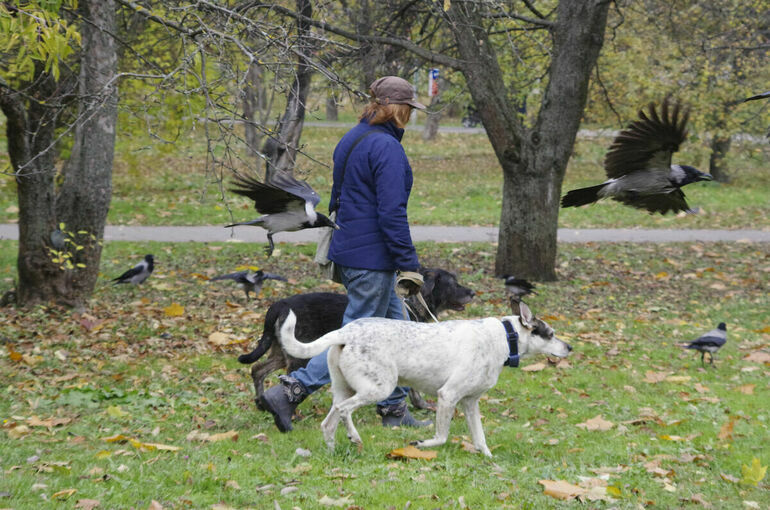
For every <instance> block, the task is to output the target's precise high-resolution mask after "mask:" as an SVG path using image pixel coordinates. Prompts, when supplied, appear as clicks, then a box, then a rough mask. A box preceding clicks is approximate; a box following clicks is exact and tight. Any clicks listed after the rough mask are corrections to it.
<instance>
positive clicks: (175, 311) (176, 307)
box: [163, 303, 184, 317]
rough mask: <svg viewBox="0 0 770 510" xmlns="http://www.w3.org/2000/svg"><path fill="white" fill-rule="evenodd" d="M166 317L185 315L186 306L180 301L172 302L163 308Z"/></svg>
mask: <svg viewBox="0 0 770 510" xmlns="http://www.w3.org/2000/svg"><path fill="white" fill-rule="evenodd" d="M163 312H164V313H165V314H166V317H181V316H182V315H184V306H182V305H180V304H179V303H171V304H170V305H169V306H167V307H166V308H164V309H163Z"/></svg>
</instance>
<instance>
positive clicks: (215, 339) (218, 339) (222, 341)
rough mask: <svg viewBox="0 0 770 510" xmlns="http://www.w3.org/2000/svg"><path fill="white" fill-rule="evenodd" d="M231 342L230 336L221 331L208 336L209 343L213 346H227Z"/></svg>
mask: <svg viewBox="0 0 770 510" xmlns="http://www.w3.org/2000/svg"><path fill="white" fill-rule="evenodd" d="M231 342H232V340H231V339H230V335H228V334H227V333H222V332H221V331H214V332H213V333H211V334H210V335H209V343H210V344H213V345H220V346H222V345H229V344H230V343H231Z"/></svg>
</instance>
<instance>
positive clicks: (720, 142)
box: [709, 134, 732, 182]
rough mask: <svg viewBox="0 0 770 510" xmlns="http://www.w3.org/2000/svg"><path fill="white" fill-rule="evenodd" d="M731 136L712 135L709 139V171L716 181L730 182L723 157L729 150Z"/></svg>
mask: <svg viewBox="0 0 770 510" xmlns="http://www.w3.org/2000/svg"><path fill="white" fill-rule="evenodd" d="M731 144H732V138H731V137H730V135H729V134H727V135H723V136H720V135H714V137H713V138H712V139H711V156H709V173H710V174H711V175H712V176H713V177H714V180H715V181H718V182H730V173H729V172H728V169H727V165H726V164H725V157H726V156H727V153H728V152H730V145H731Z"/></svg>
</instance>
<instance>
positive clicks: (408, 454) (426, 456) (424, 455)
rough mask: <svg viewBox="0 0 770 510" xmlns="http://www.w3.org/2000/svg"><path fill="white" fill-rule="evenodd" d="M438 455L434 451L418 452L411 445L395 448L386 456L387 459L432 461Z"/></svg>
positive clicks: (417, 449)
mask: <svg viewBox="0 0 770 510" xmlns="http://www.w3.org/2000/svg"><path fill="white" fill-rule="evenodd" d="M437 455H438V454H437V453H436V451H435V450H420V449H419V448H415V447H414V446H412V445H409V446H405V447H404V448H396V449H395V450H392V451H391V452H390V453H388V454H387V457H388V458H389V459H423V460H433V459H435V458H436V456H437Z"/></svg>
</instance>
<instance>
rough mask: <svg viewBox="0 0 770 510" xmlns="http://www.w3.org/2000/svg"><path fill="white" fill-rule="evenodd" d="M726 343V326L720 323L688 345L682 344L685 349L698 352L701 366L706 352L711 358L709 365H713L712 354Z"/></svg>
mask: <svg viewBox="0 0 770 510" xmlns="http://www.w3.org/2000/svg"><path fill="white" fill-rule="evenodd" d="M726 341H727V326H725V323H724V322H720V323H719V326H717V327H716V328H715V329H712V330H711V331H709V332H708V333H706V334H704V335H703V336H701V337H699V338H697V339H695V340H693V341H692V342H690V343H689V344H682V347H684V348H685V349H695V350H696V351H699V352H700V363H701V365H703V364H704V363H703V357H704V356H705V355H706V353H707V352H708V353H709V355H710V356H711V365H714V353H715V352H717V351H718V350H719V348H720V347H722V346H723V345H724V344H725V342H726Z"/></svg>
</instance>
